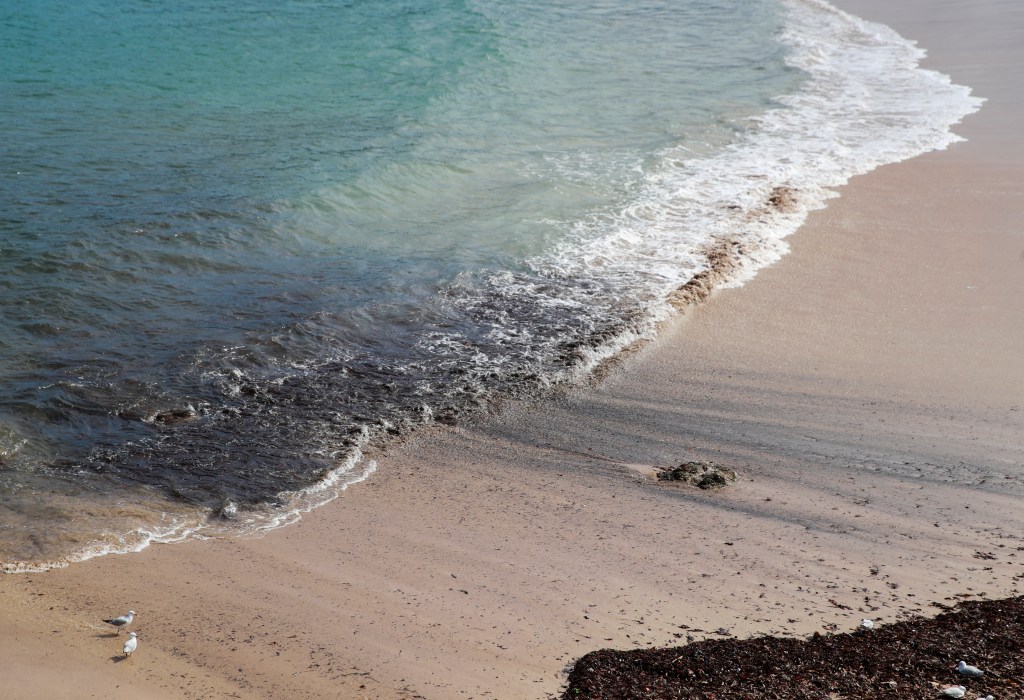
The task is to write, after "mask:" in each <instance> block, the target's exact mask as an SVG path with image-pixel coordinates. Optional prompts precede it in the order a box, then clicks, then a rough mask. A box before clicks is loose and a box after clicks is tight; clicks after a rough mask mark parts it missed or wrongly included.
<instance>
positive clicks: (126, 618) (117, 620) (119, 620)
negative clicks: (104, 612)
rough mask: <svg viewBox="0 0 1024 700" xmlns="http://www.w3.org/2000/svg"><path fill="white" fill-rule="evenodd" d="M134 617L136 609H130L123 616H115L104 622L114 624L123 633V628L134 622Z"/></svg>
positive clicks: (118, 631)
mask: <svg viewBox="0 0 1024 700" xmlns="http://www.w3.org/2000/svg"><path fill="white" fill-rule="evenodd" d="M134 619H135V611H134V610H129V611H128V614H127V615H122V616H121V617H114V618H111V619H109V620H104V622H106V623H107V624H108V625H113V626H114V627H116V628H117V633H118V634H121V628H122V627H127V626H128V625H130V624H132V620H134Z"/></svg>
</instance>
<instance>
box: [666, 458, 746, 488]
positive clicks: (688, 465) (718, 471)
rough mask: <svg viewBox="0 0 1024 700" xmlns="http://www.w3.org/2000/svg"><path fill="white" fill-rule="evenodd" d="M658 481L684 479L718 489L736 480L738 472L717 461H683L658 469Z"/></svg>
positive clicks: (699, 485)
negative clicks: (677, 464) (674, 465)
mask: <svg viewBox="0 0 1024 700" xmlns="http://www.w3.org/2000/svg"><path fill="white" fill-rule="evenodd" d="M658 481H683V482H686V483H688V484H693V485H694V486H696V487H697V488H701V489H705V490H707V489H718V488H722V487H723V486H727V485H728V484H729V483H731V482H733V481H736V472H735V471H734V470H732V469H728V468H726V467H723V466H722V465H721V464H717V463H715V462H683V463H682V464H680V465H679V466H678V467H667V468H664V469H661V470H660V471H658Z"/></svg>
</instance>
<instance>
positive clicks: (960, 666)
mask: <svg viewBox="0 0 1024 700" xmlns="http://www.w3.org/2000/svg"><path fill="white" fill-rule="evenodd" d="M956 672H957V673H959V674H960V675H962V676H970V677H972V678H977V677H978V676H984V675H985V672H984V671H982V670H981V669H980V668H978V667H977V666H971V665H970V664H969V663H967V662H966V661H957V662H956Z"/></svg>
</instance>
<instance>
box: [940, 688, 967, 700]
mask: <svg viewBox="0 0 1024 700" xmlns="http://www.w3.org/2000/svg"><path fill="white" fill-rule="evenodd" d="M966 692H967V688H965V687H963V686H962V685H951V686H950V687H948V688H943V689H942V690H940V691H939V695H945V696H946V697H948V698H962V697H963V696H964V693H966Z"/></svg>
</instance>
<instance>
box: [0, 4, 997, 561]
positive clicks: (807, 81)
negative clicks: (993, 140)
mask: <svg viewBox="0 0 1024 700" xmlns="http://www.w3.org/2000/svg"><path fill="white" fill-rule="evenodd" d="M921 56H922V52H921V51H920V50H919V49H917V48H916V47H914V46H913V45H912V44H911V43H910V42H908V41H906V40H904V39H902V38H901V37H899V36H897V35H896V34H895V33H894V32H892V31H891V30H889V29H888V28H886V27H884V26H881V25H875V24H869V23H865V22H863V21H861V20H859V19H857V18H854V17H851V16H849V15H847V14H844V13H842V12H840V11H838V10H836V9H835V8H833V7H832V6H830V5H828V4H827V3H825V2H821V1H819V0H641V1H638V2H610V1H605V0H587V1H583V0H545V1H544V2H537V1H534V0H501V1H499V0H393V1H390V2H386V3H385V2H377V3H374V2H363V1H361V0H350V1H349V2H344V1H341V0H339V1H329V0H293V1H287V2H268V1H264V0H251V1H249V2H245V3H240V2H224V3H209V2H198V1H196V0H181V1H180V2H175V3H161V2H152V1H149V2H147V1H143V0H139V1H138V2H129V3H125V2H122V1H120V0H117V1H115V0H74V1H71V0H35V1H34V2H27V3H4V4H3V6H2V7H0V66H2V67H3V70H2V71H0V134H2V140H0V319H2V321H0V561H3V562H4V568H5V570H8V571H18V570H28V569H38V568H45V567H47V566H53V565H60V564H62V563H66V562H68V561H74V560H76V559H81V558H85V557H88V556H94V555H97V554H102V553H106V552H113V551H128V550H133V549H138V548H141V547H144V546H145V545H146V544H148V543H149V542H152V541H172V540H176V539H182V538H185V537H189V536H202V535H203V534H204V533H210V532H225V531H228V532H230V531H237V532H245V531H252V530H253V529H260V528H266V527H273V526H276V525H280V524H283V523H286V522H289V521H290V520H292V519H294V517H296V514H297V513H298V512H301V511H302V510H305V509H308V508H311V507H314V506H316V505H318V504H320V503H322V502H325V501H326V500H329V499H330V498H331V497H333V496H334V495H336V494H337V493H338V492H339V491H340V490H341V489H343V488H345V486H346V485H348V484H350V483H353V482H355V481H358V480H360V479H363V478H366V477H367V476H369V475H370V474H371V473H372V471H373V468H374V465H373V464H372V463H369V462H367V461H366V460H364V459H363V458H362V450H363V448H364V447H365V446H366V445H367V444H368V443H371V442H374V441H377V442H380V441H385V440H387V439H388V438H389V437H390V436H393V435H397V434H401V433H403V432H405V431H409V430H413V429H415V428H416V427H417V426H420V425H424V424H430V423H432V422H438V421H441V422H458V421H459V420H460V419H461V418H462V417H463V416H465V415H466V414H467V413H468V412H472V411H474V410H476V409H478V408H479V407H481V406H485V405H487V404H488V403H489V402H492V401H494V400H495V399H497V398H500V397H502V396H508V395H536V394H539V393H543V392H544V391H545V390H547V389H549V388H550V387H552V386H555V385H558V384H565V383H571V382H575V381H579V380H580V379H582V378H584V377H586V376H587V374H588V372H590V371H591V370H592V369H593V368H594V367H595V366H597V365H598V364H599V363H600V362H602V361H604V360H606V359H607V358H610V357H613V356H614V355H615V354H616V353H618V352H620V351H622V350H623V349H624V348H626V347H628V346H629V345H631V344H633V343H635V342H637V341H640V340H643V339H645V338H649V337H651V336H652V334H654V333H655V332H656V328H657V324H658V322H659V321H661V320H663V319H665V318H666V317H667V316H669V315H671V314H672V313H673V312H674V309H675V308H676V307H678V306H679V305H680V304H684V303H687V302H689V301H692V299H693V297H692V295H690V294H689V291H690V290H691V289H692V288H693V287H694V284H693V282H692V281H693V280H695V279H696V280H703V281H702V282H701V284H700V285H696V286H698V287H700V286H703V287H707V286H708V285H709V284H712V283H718V284H738V283H742V281H743V280H744V279H746V278H748V277H749V275H751V274H753V272H754V271H756V269H757V268H759V267H761V266H763V265H765V264H768V263H770V262H772V261H773V260H775V259H777V258H778V256H779V255H781V254H782V253H784V251H785V243H784V241H783V239H784V237H785V236H786V235H787V234H789V233H791V232H792V231H793V230H795V229H796V228H797V227H798V226H799V224H800V222H801V221H802V220H803V218H804V216H805V215H806V212H807V211H809V210H811V209H814V208H817V207H820V206H823V204H824V202H825V200H826V199H827V198H828V197H830V196H832V192H831V190H830V188H833V187H835V186H837V185H841V184H842V183H844V182H845V181H846V180H847V179H848V178H849V177H850V176H852V175H854V174H857V173H862V172H866V171H868V170H870V169H872V168H874V167H876V166H878V165H881V164H884V163H888V162H893V161H898V160H903V159H906V158H909V157H912V156H914V155H916V154H918V153H921V152H924V151H927V150H932V149H936V148H943V147H945V146H946V145H947V144H949V143H951V142H952V141H954V140H955V139H956V137H955V136H954V135H953V134H952V133H951V132H950V126H951V125H953V124H954V123H956V122H957V121H958V120H959V119H960V118H962V117H963V116H964V115H966V114H968V113H970V112H971V111H974V110H975V109H977V107H978V104H979V100H977V99H975V98H972V97H970V95H969V91H968V90H967V89H966V88H963V87H959V86H955V85H951V84H950V82H949V80H948V79H947V78H946V77H945V76H942V75H939V74H937V73H933V72H929V71H924V70H922V69H920V68H918V67H917V63H918V61H919V59H920V58H921ZM368 536H372V533H368Z"/></svg>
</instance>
